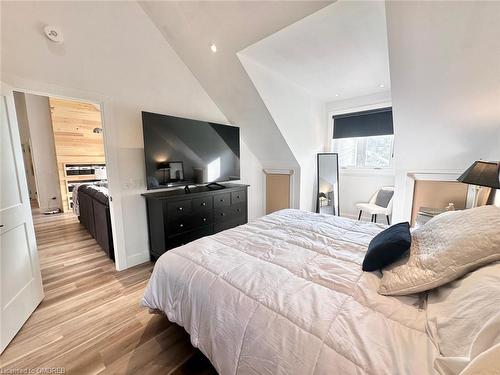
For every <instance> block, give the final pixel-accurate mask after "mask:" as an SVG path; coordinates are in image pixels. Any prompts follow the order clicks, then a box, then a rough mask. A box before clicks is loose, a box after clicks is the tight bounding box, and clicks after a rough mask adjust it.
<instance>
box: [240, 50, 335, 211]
mask: <svg viewBox="0 0 500 375" xmlns="http://www.w3.org/2000/svg"><path fill="white" fill-rule="evenodd" d="M251 55H252V47H249V48H247V49H246V50H245V51H243V52H241V53H239V54H238V56H239V58H240V60H241V62H242V64H243V66H244V67H245V70H246V71H247V73H248V75H249V76H250V78H251V80H252V82H253V84H254V85H255V87H256V89H257V91H258V92H259V95H260V96H261V98H262V100H263V101H264V103H265V104H266V106H267V108H268V110H269V112H270V113H271V115H272V116H273V120H274V122H275V123H276V125H277V126H278V128H279V129H280V132H281V134H282V135H283V137H284V138H285V141H286V142H287V144H288V146H289V147H290V150H292V152H293V154H294V156H295V158H296V159H297V162H298V163H299V166H300V181H299V189H298V193H299V194H298V196H297V197H295V198H296V199H297V198H298V202H297V201H295V207H298V208H300V209H303V210H306V211H314V210H315V209H316V205H315V195H316V154H317V153H318V152H321V151H324V149H325V134H326V130H325V123H324V121H323V119H324V104H323V103H322V102H321V101H319V100H318V99H315V98H314V97H312V96H311V95H310V94H309V93H308V92H307V91H305V90H304V89H302V88H301V87H299V86H297V85H296V84H294V83H292V82H291V81H289V80H287V79H286V78H284V77H282V76H281V75H280V74H278V73H276V72H274V71H271V70H270V69H268V68H266V67H265V66H263V65H262V64H260V63H258V62H257V61H255V60H253V59H252V58H251ZM296 175H297V174H296Z"/></svg>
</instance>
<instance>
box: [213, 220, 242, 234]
mask: <svg viewBox="0 0 500 375" xmlns="http://www.w3.org/2000/svg"><path fill="white" fill-rule="evenodd" d="M243 224H246V220H245V218H236V219H233V220H229V221H226V222H224V223H217V224H214V233H218V232H222V231H223V230H226V229H231V228H235V227H237V226H239V225H243Z"/></svg>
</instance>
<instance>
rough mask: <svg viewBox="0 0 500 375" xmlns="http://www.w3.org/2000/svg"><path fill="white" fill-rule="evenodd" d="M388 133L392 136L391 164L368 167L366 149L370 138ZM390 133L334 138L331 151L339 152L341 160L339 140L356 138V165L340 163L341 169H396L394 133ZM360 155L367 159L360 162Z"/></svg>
mask: <svg viewBox="0 0 500 375" xmlns="http://www.w3.org/2000/svg"><path fill="white" fill-rule="evenodd" d="M388 135H390V136H391V144H390V158H389V165H388V166H386V167H367V166H366V165H364V164H365V163H366V151H367V143H368V142H367V141H368V138H375V137H386V136H388ZM388 135H385V136H380V135H375V136H371V137H354V138H339V139H333V142H332V147H331V151H332V152H335V153H337V154H339V160H340V154H341V152H340V148H339V144H338V142H341V141H342V140H343V139H355V140H356V151H355V153H354V155H355V165H353V166H352V165H350V166H341V165H340V163H339V169H340V170H367V171H372V170H392V169H394V134H388ZM360 146H361V147H360ZM360 156H362V157H363V158H364V159H365V161H363V163H358V161H359V158H360ZM359 164H363V165H359Z"/></svg>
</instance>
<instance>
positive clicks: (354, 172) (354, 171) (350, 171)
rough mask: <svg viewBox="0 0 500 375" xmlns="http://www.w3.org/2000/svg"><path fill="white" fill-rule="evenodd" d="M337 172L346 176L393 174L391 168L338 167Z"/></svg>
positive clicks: (393, 171)
mask: <svg viewBox="0 0 500 375" xmlns="http://www.w3.org/2000/svg"><path fill="white" fill-rule="evenodd" d="M339 173H340V174H341V175H346V176H393V177H394V176H395V175H396V171H395V170H394V169H393V168H379V169H375V168H339Z"/></svg>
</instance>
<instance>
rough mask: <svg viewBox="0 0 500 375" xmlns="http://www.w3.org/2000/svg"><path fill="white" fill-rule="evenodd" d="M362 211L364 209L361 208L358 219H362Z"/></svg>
mask: <svg viewBox="0 0 500 375" xmlns="http://www.w3.org/2000/svg"><path fill="white" fill-rule="evenodd" d="M362 213H363V210H359V215H358V220H361V214H362Z"/></svg>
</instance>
